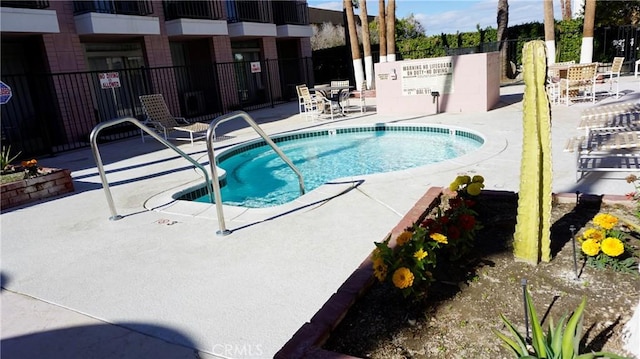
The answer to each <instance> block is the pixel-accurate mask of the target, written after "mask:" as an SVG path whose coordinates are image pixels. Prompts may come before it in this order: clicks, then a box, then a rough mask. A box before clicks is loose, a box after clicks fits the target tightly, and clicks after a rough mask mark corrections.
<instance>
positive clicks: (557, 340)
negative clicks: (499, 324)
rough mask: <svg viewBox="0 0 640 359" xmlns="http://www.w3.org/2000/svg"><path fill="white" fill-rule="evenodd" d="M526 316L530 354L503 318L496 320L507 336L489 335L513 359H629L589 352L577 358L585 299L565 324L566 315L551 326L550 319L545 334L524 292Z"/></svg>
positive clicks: (497, 332) (605, 353)
mask: <svg viewBox="0 0 640 359" xmlns="http://www.w3.org/2000/svg"><path fill="white" fill-rule="evenodd" d="M525 293H526V304H527V312H528V313H529V317H530V318H531V335H532V337H531V350H529V348H528V346H527V339H526V338H525V337H524V336H523V335H522V334H520V333H519V332H518V330H517V329H516V327H515V325H513V324H512V323H511V322H510V321H509V320H508V319H507V318H506V317H505V316H504V315H503V314H500V318H501V319H502V321H503V322H504V323H505V325H506V326H507V329H508V330H509V333H510V334H511V336H509V335H507V334H504V333H502V332H500V331H498V330H496V329H492V330H493V332H494V333H495V334H496V335H497V336H498V338H500V340H501V341H502V345H503V346H504V347H505V348H507V349H508V350H510V351H511V352H512V353H513V354H514V355H515V358H527V359H537V358H547V359H591V358H611V359H629V358H626V357H623V356H619V355H616V354H612V353H607V352H591V353H584V354H580V339H581V338H582V320H583V318H584V308H585V306H586V304H587V298H586V297H583V298H582V302H580V304H579V305H578V308H576V310H575V311H574V312H573V314H572V315H571V317H569V320H568V321H567V322H566V325H565V321H566V320H567V315H566V314H565V315H563V316H562V317H561V318H560V321H559V322H558V325H557V326H556V325H554V323H553V318H551V319H550V320H549V329H548V331H547V333H546V334H545V332H544V331H543V330H542V325H541V324H540V322H539V321H538V315H537V313H536V309H535V307H534V306H533V300H532V298H531V294H530V293H529V291H526V292H525Z"/></svg>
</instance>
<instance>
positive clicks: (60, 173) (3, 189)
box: [0, 168, 74, 210]
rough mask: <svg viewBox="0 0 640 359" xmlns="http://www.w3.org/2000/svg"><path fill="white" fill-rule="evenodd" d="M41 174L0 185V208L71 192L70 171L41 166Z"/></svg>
mask: <svg viewBox="0 0 640 359" xmlns="http://www.w3.org/2000/svg"><path fill="white" fill-rule="evenodd" d="M40 171H41V173H42V174H41V175H38V176H36V177H33V178H26V179H21V180H17V181H14V182H9V183H5V184H2V185H0V198H1V200H2V203H1V204H0V208H2V209H3V210H4V209H7V208H11V207H16V206H20V205H24V204H28V203H32V202H36V201H39V200H43V199H46V198H49V197H54V196H59V195H61V194H65V193H69V192H73V190H74V189H73V181H72V180H71V171H69V170H67V169H58V168H43V169H41V170H40Z"/></svg>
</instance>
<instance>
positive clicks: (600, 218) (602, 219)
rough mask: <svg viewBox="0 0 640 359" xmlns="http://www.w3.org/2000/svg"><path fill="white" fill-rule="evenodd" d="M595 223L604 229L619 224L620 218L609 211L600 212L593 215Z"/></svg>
mask: <svg viewBox="0 0 640 359" xmlns="http://www.w3.org/2000/svg"><path fill="white" fill-rule="evenodd" d="M593 223H595V225H596V226H598V227H601V228H604V229H611V228H613V227H614V226H615V225H616V224H618V218H616V217H614V216H612V215H610V214H608V213H600V214H597V215H596V216H595V217H593Z"/></svg>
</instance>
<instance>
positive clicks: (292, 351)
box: [276, 188, 638, 358]
mask: <svg viewBox="0 0 640 359" xmlns="http://www.w3.org/2000/svg"><path fill="white" fill-rule="evenodd" d="M441 192H442V189H441V188H431V189H430V190H429V191H428V192H427V193H426V194H425V195H424V196H423V198H422V199H420V201H418V203H416V205H415V206H414V207H413V208H412V210H411V211H410V212H409V213H408V214H407V215H406V216H405V217H404V218H403V219H402V220H401V221H400V223H398V225H397V226H396V227H395V228H394V229H393V230H392V231H391V233H390V237H391V238H394V239H395V238H398V237H400V236H401V234H402V233H403V232H404V231H405V230H406V229H407V228H410V227H411V226H412V225H413V224H415V223H422V222H424V219H425V217H424V214H425V209H426V212H429V211H430V210H431V209H433V208H436V207H437V206H438V203H439V202H440V199H441ZM483 197H484V201H490V202H492V203H493V202H500V201H504V200H506V199H509V201H513V200H514V199H513V198H514V194H513V193H512V192H501V191H483ZM591 197H593V198H591ZM596 197H597V196H582V197H581V199H580V203H581V205H580V210H579V211H577V212H575V213H574V211H570V213H567V212H559V213H557V217H558V218H560V220H558V222H556V223H555V225H554V232H556V233H560V232H566V233H565V234H566V236H567V238H568V235H569V233H570V230H569V227H570V226H569V224H575V223H576V221H578V222H577V223H579V225H577V226H576V229H577V228H584V227H583V226H584V225H585V224H586V223H588V221H587V220H586V219H587V218H588V219H591V218H593V215H594V214H595V213H597V212H598V208H600V205H599V204H598V205H597V206H596V205H595V204H596V203H608V204H609V205H613V206H618V203H620V204H628V201H624V200H623V199H622V197H621V196H605V197H604V198H602V197H597V198H596ZM554 198H555V202H556V203H567V204H571V203H576V202H575V200H576V199H577V198H576V195H574V194H564V195H556V196H554ZM583 200H584V201H583ZM600 201H602V202H600ZM513 203H514V204H513V205H515V202H513ZM571 206H575V205H571ZM623 207H627V206H623ZM572 208H573V207H572ZM627 208H628V207H627ZM499 209H502V207H499ZM514 209H515V207H513V210H514ZM609 209H611V208H610V207H609ZM510 211H512V209H510V210H509V212H510ZM622 211H623V212H626V211H628V209H626V210H625V209H622ZM498 212H499V213H502V211H498ZM583 212H585V213H583ZM626 213H628V212H626ZM505 214H507V213H505ZM503 217H504V218H502V217H501V218H502V219H501V221H498V222H495V223H494V224H493V225H491V226H490V228H491V230H490V232H491V234H492V236H493V235H495V236H500V234H501V232H509V233H512V232H513V225H508V226H506V225H505V224H506V222H509V221H510V220H514V219H515V217H513V216H510V215H509V216H503ZM512 217H513V218H512ZM582 217H585V218H582ZM554 218H555V217H554ZM503 222H504V223H503ZM596 222H598V221H596ZM503 227H504V228H503ZM562 243H565V242H562ZM496 245H497V244H496ZM405 246H406V244H405ZM500 248H502V247H500ZM556 250H558V251H560V248H557V249H556ZM399 253H400V252H399ZM509 253H510V252H507V253H506V254H505V255H504V256H506V257H509V258H510V257H511V255H510V254H509ZM373 257H375V253H374V255H373V256H370V257H368V258H367V259H365V261H364V262H363V263H362V264H361V265H360V266H359V267H358V268H357V269H356V270H355V271H354V272H353V274H352V275H351V276H350V277H349V278H348V279H347V280H346V281H345V283H344V284H343V285H342V286H341V287H340V288H339V289H338V291H337V292H336V293H335V294H334V295H332V296H331V298H329V300H328V301H327V302H326V303H325V304H324V305H323V307H322V308H320V310H319V311H318V312H317V313H316V314H315V315H314V316H313V318H311V320H310V321H309V322H308V323H305V324H304V325H303V326H302V327H301V328H300V329H299V330H298V331H297V332H296V333H295V334H294V335H293V337H292V338H291V339H290V340H289V342H287V343H286V344H285V345H284V347H283V348H282V349H281V350H280V351H279V352H278V353H277V354H276V358H302V357H309V358H310V357H313V358H347V357H350V356H349V355H345V354H342V353H339V352H333V351H332V350H331V349H327V348H335V346H332V345H328V346H327V345H325V343H326V342H327V339H329V337H330V336H331V339H333V338H334V336H335V335H336V334H337V333H338V332H341V333H344V331H342V330H338V329H341V328H342V329H344V328H345V327H344V325H342V324H341V322H342V321H343V319H344V318H345V316H346V317H347V319H346V320H344V321H345V322H347V323H364V324H363V326H364V327H367V326H371V328H373V327H375V326H376V324H375V323H373V322H371V321H367V320H364V319H362V320H361V319H358V320H356V321H353V315H352V312H355V313H360V312H361V309H362V305H361V304H362V302H366V303H368V304H367V305H372V308H373V312H375V313H377V314H375V316H376V318H373V317H370V318H368V319H372V318H373V319H376V320H377V319H378V317H383V318H385V320H382V321H380V326H381V327H382V328H381V332H382V333H384V334H383V336H384V337H385V338H387V337H390V335H391V334H390V333H393V332H394V331H395V330H396V329H397V328H395V327H394V323H391V322H390V321H387V319H388V318H387V317H386V316H385V315H383V312H384V313H386V312H390V313H392V314H401V315H397V317H398V318H400V319H397V318H396V319H397V320H399V321H400V322H402V323H401V325H402V326H408V327H409V330H411V328H413V327H415V328H419V327H425V328H426V326H427V323H425V322H423V323H418V324H416V319H417V318H419V316H412V315H409V316H407V314H412V313H411V310H408V309H402V308H400V309H398V308H390V307H387V306H386V305H388V304H390V303H393V301H390V300H387V299H388V298H387V299H384V300H380V297H379V296H378V295H377V294H375V298H376V300H377V301H375V303H373V304H372V303H371V301H368V300H366V299H367V298H368V297H371V293H372V292H373V293H383V295H387V294H389V293H391V292H392V291H393V290H396V291H397V290H398V288H399V287H398V286H397V285H395V284H389V283H381V284H376V285H374V283H375V282H376V277H375V271H376V269H375V267H374V266H373V263H374V261H373V259H372V258H373ZM570 258H571V255H570V250H565V251H562V252H560V253H559V254H558V257H557V258H555V259H554V264H553V266H551V265H541V266H537V267H535V268H533V267H530V266H528V265H526V264H524V263H519V262H515V261H513V260H509V261H508V262H509V263H512V264H511V265H510V266H511V267H514V268H515V267H517V268H516V269H518V270H521V271H525V272H526V273H527V276H531V279H535V278H536V277H539V278H543V277H542V275H543V274H544V273H543V272H547V271H548V272H552V270H553V268H555V267H561V268H565V267H566V268H572V265H571V264H570V263H572V261H571V260H570ZM491 259H492V260H497V258H493V257H492V258H491ZM521 267H522V268H521ZM408 268H411V267H408ZM585 270H586V269H585ZM496 271H497V272H498V273H502V272H505V273H516V272H511V271H507V270H505V268H503V267H502V266H500V265H498V266H497V269H496ZM538 272H540V273H538ZM388 273H390V270H389V271H388ZM498 273H493V272H491V268H490V267H486V268H483V269H482V270H481V271H480V272H477V273H475V275H476V276H475V277H474V278H475V279H474V280H470V281H469V282H468V283H467V284H465V287H466V286H471V287H473V288H472V289H474V290H482V288H484V287H487V288H493V289H489V290H488V291H486V290H485V292H483V293H484V295H485V296H488V297H491V298H487V300H486V301H487V302H488V303H489V302H491V299H492V298H493V296H495V295H497V294H496V293H507V294H508V297H509V298H511V297H513V298H519V296H521V293H517V289H518V288H519V285H518V283H517V278H518V275H519V274H518V273H520V272H517V273H516V274H514V276H513V278H511V277H509V278H504V281H502V282H500V283H498V284H495V283H493V281H492V280H491V279H494V277H497V275H498ZM523 273H524V272H523ZM567 273H569V274H568V275H570V276H571V275H572V274H571V273H573V272H572V271H568V272H567ZM552 274H553V275H554V276H553V277H549V278H555V279H554V281H553V282H550V281H546V282H545V283H546V284H545V285H544V286H542V285H540V284H539V283H536V281H535V280H533V287H532V288H536V289H544V288H546V286H548V285H549V284H550V283H554V285H553V286H552V287H554V286H557V287H558V288H560V289H558V290H564V291H567V292H569V290H568V289H567V288H564V287H562V286H561V285H560V284H562V283H564V282H566V281H569V284H568V286H572V285H573V284H571V283H573V282H574V280H573V279H571V278H569V280H564V275H565V272H564V271H561V274H562V275H561V276H560V277H558V276H557V273H555V272H553V273H552ZM485 276H486V277H488V279H486V280H485V278H484V277H485ZM621 276H624V274H615V273H613V272H606V273H605V272H590V273H588V274H587V277H585V278H590V279H585V281H584V283H585V284H583V290H593V291H598V290H600V289H602V291H607V293H609V294H608V295H607V296H605V297H604V298H605V299H604V302H606V303H609V302H611V301H612V299H608V298H613V297H614V296H615V295H617V294H618V292H616V291H613V292H609V291H611V288H600V287H603V286H605V285H609V284H614V283H615V285H616V288H617V289H619V290H620V291H619V292H620V293H627V294H626V295H625V298H626V299H629V298H630V299H631V301H632V302H633V300H634V299H633V298H637V297H636V295H637V291H638V288H637V282H636V279H635V278H634V277H633V276H630V275H628V274H627V275H626V276H627V277H621ZM601 277H602V278H601ZM544 278H547V277H544ZM572 278H573V277H572ZM596 278H600V279H596ZM605 278H606V279H605ZM391 279H393V278H392V277H391ZM507 279H508V280H507ZM541 280H542V279H541ZM545 280H546V279H545ZM589 280H591V282H590V281H589ZM476 281H477V283H476ZM484 282H486V283H484ZM561 282H562V283H561ZM478 285H482V286H481V287H478ZM491 285H496V286H497V287H495V288H494V287H492V286H491ZM580 285H582V284H580ZM394 286H395V287H394ZM483 286H484V287H483ZM441 287H444V285H442V286H441ZM476 287H478V289H476ZM511 287H515V288H516V289H515V290H516V292H515V294H514V293H511V292H513V290H511V289H512V288H511ZM385 288H387V289H385ZM452 288H454V289H456V288H458V286H457V285H456V286H453V287H452ZM401 290H402V289H401ZM547 294H548V293H547ZM400 297H401V296H400ZM400 297H394V298H395V299H393V300H394V301H395V300H396V299H398V303H401V300H399V299H400ZM471 297H472V301H471V303H477V301H479V300H481V299H480V297H478V298H476V297H474V296H473V295H472V296H471ZM547 297H548V296H547ZM566 297H567V298H566V299H563V300H564V301H566V303H569V302H570V298H569V295H568V294H567V296H566ZM616 298H617V297H616ZM441 299H442V298H440V299H436V300H441ZM546 299H548V298H546ZM598 299H599V297H593V296H592V297H590V298H589V304H588V305H587V306H588V307H591V306H593V307H595V308H598V305H599V304H602V303H604V302H602V301H599V300H598ZM618 299H619V298H618ZM618 299H616V300H613V301H614V302H616V301H618V302H619V303H622V301H621V300H618ZM363 300H364V301H363ZM379 302H380V303H385V305H378V304H379ZM554 302H555V300H554ZM561 302H562V301H561ZM601 302H602V303H601ZM406 303H410V302H406ZM469 303H470V302H464V307H465V308H471V307H472V306H471V305H469ZM504 303H507V302H504ZM542 303H544V304H545V305H546V307H549V303H548V302H544V300H543V301H542V302H541V303H537V305H538V306H539V307H544V306H542ZM567 306H568V307H572V309H575V305H574V304H570V305H567ZM444 307H445V309H447V308H448V309H447V310H451V309H450V307H447V306H444ZM503 307H504V308H503ZM510 307H513V308H511V309H513V310H514V312H513V313H511V314H509V315H508V316H511V317H514V316H516V314H514V313H517V309H519V308H521V306H516V305H512V306H509V305H507V306H506V307H505V306H500V307H499V308H498V307H496V308H492V309H496V310H499V311H503V310H505V308H510ZM354 308H355V310H354ZM556 308H557V309H556ZM602 308H603V310H602V313H605V314H606V313H609V312H611V313H618V315H622V317H621V318H620V319H619V320H622V321H624V320H625V318H626V315H627V314H628V313H627V311H624V312H623V309H624V308H618V307H615V308H609V306H603V307H602ZM393 309H398V310H395V311H394V310H393ZM559 309H562V306H560V304H558V303H556V304H555V306H554V310H559ZM626 309H629V308H626ZM486 311H487V312H491V310H486ZM420 313H422V312H420ZM420 313H419V314H420ZM602 313H601V314H602ZM413 314H415V313H413ZM445 314H446V313H445ZM467 314H468V315H467ZM553 314H554V313H552V315H553ZM465 315H466V316H463V317H461V318H463V319H464V320H463V319H460V318H458V319H456V320H451V318H449V317H450V316H451V315H449V316H447V315H444V314H438V315H437V316H434V318H440V319H438V320H440V321H442V323H443V325H445V326H446V328H447V330H445V329H442V330H444V331H443V332H442V333H448V332H449V331H448V330H449V329H451V327H449V326H450V325H451V323H454V324H456V325H458V324H459V327H460V328H463V329H464V328H471V330H475V331H481V332H483V333H484V332H487V333H489V334H488V335H489V337H488V338H485V340H487V341H492V340H497V338H495V337H494V336H493V334H492V333H491V331H489V330H479V329H478V328H476V324H474V325H470V324H469V323H472V322H473V321H470V320H471V319H473V317H470V316H469V315H471V316H473V314H469V313H466V314H465ZM589 315H590V316H594V315H595V314H593V313H590V314H589ZM602 315H604V314H602ZM494 316H495V318H498V317H497V314H495V315H494ZM350 317H352V318H351V319H349V318H350ZM356 318H361V317H357V316H356ZM403 318H404V319H403ZM407 318H408V319H407ZM495 318H494V319H495ZM605 319H607V318H604V319H603V318H597V319H594V318H589V321H590V323H593V324H594V325H595V324H596V323H597V324H598V325H600V324H602V323H605V322H606V323H609V322H607V320H608V319H607V320H605ZM609 319H610V318H609ZM589 321H587V322H589ZM407 323H409V324H407ZM411 323H413V324H411ZM438 323H439V322H438ZM438 323H436V324H438ZM431 324H433V323H431ZM468 324H469V325H468ZM609 324H610V323H609ZM351 325H359V324H351ZM483 325H487V324H486V323H485V324H483ZM412 326H413V327H412ZM489 326H490V325H489ZM613 326H615V325H612V327H613ZM347 327H348V326H347ZM454 327H457V326H454ZM394 328H395V329H394ZM365 329H366V328H359V330H362V331H363V332H364V333H366V334H365V336H370V337H372V338H373V337H377V334H375V331H372V330H368V329H366V330H365ZM376 329H377V328H376ZM598 329H600V327H598ZM608 329H609V330H615V331H616V332H615V336H617V337H619V335H618V334H619V333H618V332H619V331H620V329H619V328H615V329H611V328H608ZM416 330H417V329H416ZM356 331H358V330H356ZM407 333H408V332H403V333H402V334H398V337H400V336H405V337H407V338H413V337H414V336H412V335H411V333H408V334H407ZM596 334H597V331H596V330H595V327H594V330H593V333H590V335H591V337H593V336H596ZM338 335H340V334H338ZM443 335H445V336H446V334H443ZM597 337H598V336H596V338H595V339H593V338H592V340H593V341H596V339H597ZM336 338H339V336H338V337H336ZM394 338H395V337H394ZM407 340H410V339H407ZM452 340H454V341H455V340H456V339H455V338H453V339H452ZM418 341H420V340H418ZM424 342H426V339H424V338H423V340H422V341H421V344H416V345H417V346H420V345H424ZM393 343H394V345H395V344H397V343H396V342H395V341H394V342H393ZM496 343H497V342H496ZM431 344H433V343H431ZM590 344H591V346H590V347H589V348H590V349H592V346H593V345H597V343H596V344H594V342H590ZM392 346H393V345H392ZM394 348H396V347H394ZM433 348H436V347H435V346H434V347H433ZM600 348H601V347H600ZM396 349H397V348H396ZM443 349H444V350H446V349H448V350H452V353H455V352H456V351H455V350H457V349H460V348H458V347H454V346H451V347H450V348H447V346H443ZM463 349H464V348H463ZM605 349H607V348H605ZM334 350H335V349H334ZM340 351H341V352H342V350H340ZM345 352H346V351H345ZM365 353H369V351H366V352H365ZM389 353H390V352H386V354H389ZM458 353H464V350H461V351H460V352H458ZM378 354H379V353H378ZM351 355H354V354H353V353H351ZM363 355H364V353H363ZM367 355H368V354H367ZM367 355H365V356H367ZM463 356H464V355H463ZM378 357H385V356H380V355H378ZM469 357H474V356H473V355H470V356H469ZM475 357H478V356H475ZM480 357H482V356H480Z"/></svg>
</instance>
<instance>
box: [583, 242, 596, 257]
mask: <svg viewBox="0 0 640 359" xmlns="http://www.w3.org/2000/svg"><path fill="white" fill-rule="evenodd" d="M582 251H583V252H584V254H586V255H588V256H595V255H598V253H600V243H599V242H597V241H596V240H594V239H587V240H586V241H584V242H582Z"/></svg>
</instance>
